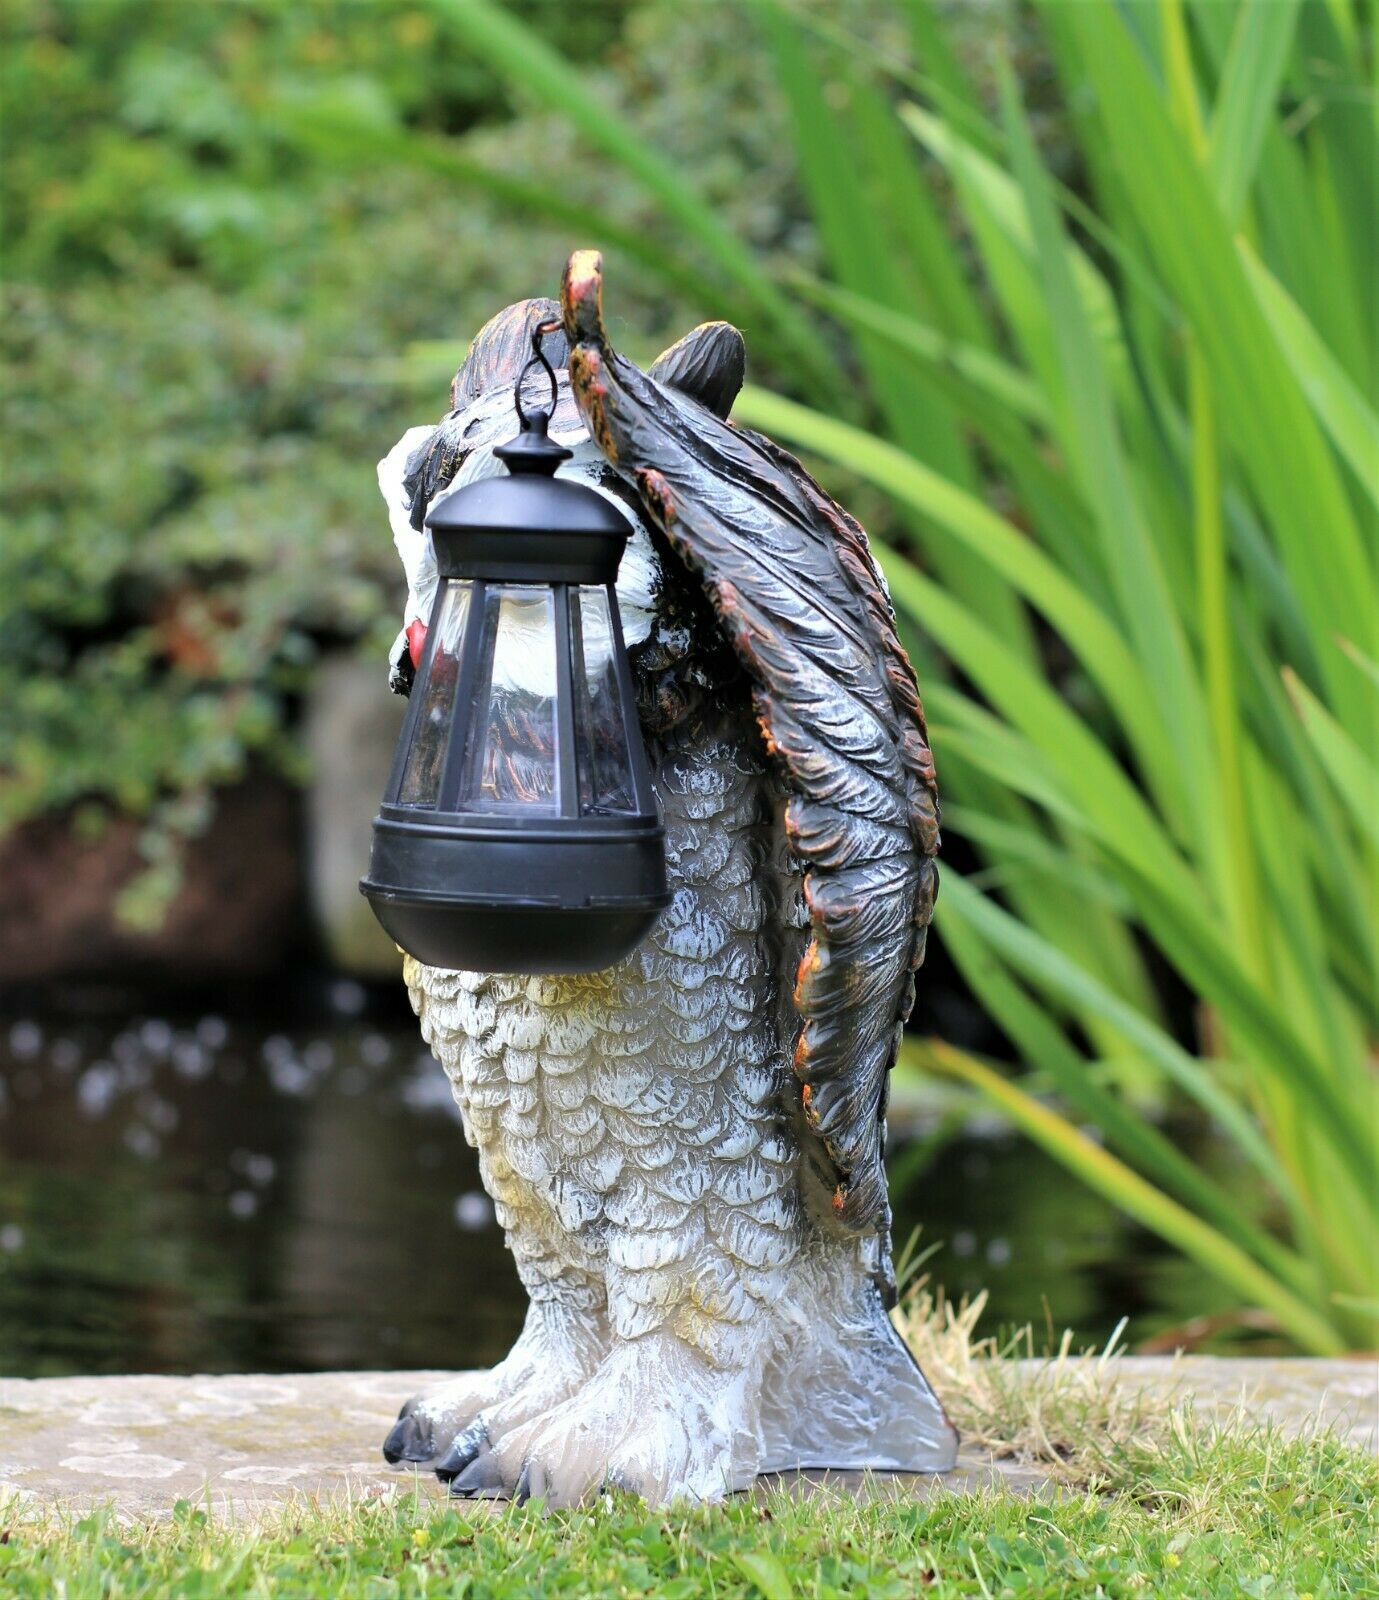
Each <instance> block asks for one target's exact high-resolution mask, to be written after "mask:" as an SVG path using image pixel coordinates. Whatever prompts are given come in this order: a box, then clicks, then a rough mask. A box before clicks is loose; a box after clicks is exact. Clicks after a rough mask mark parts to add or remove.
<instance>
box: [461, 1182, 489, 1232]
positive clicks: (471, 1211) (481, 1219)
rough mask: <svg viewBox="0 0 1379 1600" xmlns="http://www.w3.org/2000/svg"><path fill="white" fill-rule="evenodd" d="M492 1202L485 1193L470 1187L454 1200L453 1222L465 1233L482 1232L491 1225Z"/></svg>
mask: <svg viewBox="0 0 1379 1600" xmlns="http://www.w3.org/2000/svg"><path fill="white" fill-rule="evenodd" d="M492 1222H493V1202H492V1201H491V1200H490V1199H489V1197H488V1196H487V1195H486V1194H481V1193H480V1192H479V1191H478V1190H477V1189H470V1190H468V1191H467V1192H466V1193H464V1194H462V1195H461V1196H460V1197H459V1199H458V1200H456V1202H455V1223H456V1226H457V1227H460V1228H462V1229H463V1230H464V1232H465V1233H482V1232H483V1230H484V1229H485V1228H487V1227H489V1226H491V1225H492Z"/></svg>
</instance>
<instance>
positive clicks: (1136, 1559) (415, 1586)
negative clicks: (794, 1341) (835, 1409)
mask: <svg viewBox="0 0 1379 1600" xmlns="http://www.w3.org/2000/svg"><path fill="white" fill-rule="evenodd" d="M980 1312H981V1303H980V1300H978V1301H975V1302H973V1303H972V1304H970V1305H962V1306H957V1307H953V1306H951V1305H948V1304H946V1303H945V1302H943V1301H942V1299H941V1298H940V1299H937V1300H936V1299H934V1298H931V1297H930V1296H928V1295H927V1294H926V1293H925V1292H924V1291H923V1289H922V1288H921V1289H920V1290H918V1291H916V1292H915V1293H914V1294H912V1295H911V1297H910V1298H909V1300H908V1302H907V1304H906V1306H905V1308H904V1310H903V1312H902V1314H901V1316H902V1326H903V1327H904V1330H905V1332H906V1335H907V1337H909V1338H910V1339H911V1341H912V1343H913V1344H914V1347H915V1348H916V1351H917V1353H918V1354H919V1355H920V1356H921V1359H923V1360H924V1361H925V1362H926V1363H927V1364H928V1366H929V1368H930V1370H931V1372H932V1373H933V1374H934V1376H935V1379H936V1381H937V1382H938V1383H939V1385H940V1387H942V1389H943V1391H944V1394H945V1397H946V1398H947V1400H948V1401H949V1404H950V1407H951V1409H952V1412H953V1415H954V1419H955V1421H956V1422H957V1423H958V1425H959V1427H960V1428H961V1429H962V1430H963V1433H964V1436H965V1438H966V1439H967V1441H968V1443H969V1446H978V1447H980V1448H982V1449H986V1450H990V1451H991V1452H992V1453H993V1454H995V1455H997V1456H1004V1457H1008V1458H1012V1459H1016V1460H1019V1461H1022V1462H1026V1463H1031V1464H1036V1465H1039V1466H1041V1467H1042V1468H1044V1470H1045V1471H1046V1472H1047V1474H1048V1475H1049V1476H1050V1478H1051V1479H1052V1480H1053V1481H1051V1483H1050V1485H1049V1487H1048V1488H1047V1489H1046V1490H1043V1491H1041V1492H1040V1493H1038V1494H1037V1495H1032V1496H1023V1495H1016V1494H1011V1493H1009V1492H1006V1491H1001V1490H994V1489H990V1488H982V1489H980V1490H977V1491H969V1490H959V1491H951V1490H940V1491H938V1492H936V1493H933V1494H930V1495H927V1496H925V1497H923V1498H914V1497H911V1496H908V1495H905V1494H903V1493H896V1492H894V1491H893V1490H891V1489H889V1488H888V1486H887V1484H886V1482H885V1480H878V1481H877V1483H876V1485H875V1486H874V1492H873V1493H872V1494H871V1495H870V1496H868V1497H864V1498H862V1499H861V1500H857V1499H854V1498H852V1497H851V1496H849V1495H845V1494H841V1493H838V1492H836V1491H834V1490H832V1489H828V1488H825V1489H823V1490H821V1491H819V1492H818V1493H816V1494H815V1495H813V1496H811V1497H808V1498H806V1497H802V1496H800V1495H798V1494H792V1493H790V1492H787V1491H785V1490H783V1489H774V1490H771V1491H768V1492H765V1493H762V1494H759V1495H756V1496H752V1497H750V1498H749V1497H741V1498H739V1499H737V1500H735V1501H733V1502H732V1503H730V1504H728V1505H726V1506H721V1507H713V1508H707V1509H695V1510H680V1509H676V1510H673V1511H669V1512H652V1511H648V1510H647V1508H646V1507H645V1506H643V1505H642V1504H641V1503H640V1502H639V1501H637V1500H635V1499H632V1498H629V1497H622V1496H618V1497H613V1496H610V1497H607V1498H605V1499H604V1500H603V1501H601V1502H600V1503H599V1504H598V1505H597V1506H595V1507H593V1508H592V1509H590V1510H588V1511H581V1512H561V1513H554V1514H551V1515H543V1514H541V1511H540V1508H539V1506H536V1505H532V1506H528V1507H525V1508H520V1509H519V1508H516V1507H503V1508H500V1509H497V1510H490V1509H488V1508H485V1507H473V1506H451V1505H447V1504H446V1503H445V1502H443V1501H442V1502H437V1501H434V1500H432V1499H430V1498H428V1497H426V1496H417V1495H416V1494H414V1493H413V1492H411V1491H402V1490H390V1491H388V1492H387V1493H385V1494H382V1495H379V1496H376V1497H372V1498H366V1499H362V1500H359V1501H357V1502H355V1503H353V1504H349V1505H343V1506H338V1505H337V1506H323V1505H319V1504H316V1503H312V1502H305V1501H304V1502H299V1503H293V1504H289V1505H286V1506H283V1507H276V1508H273V1509H272V1510H271V1511H270V1512H268V1513H267V1514H266V1515H265V1516H264V1517H263V1518H261V1519H259V1520H256V1521H254V1522H252V1523H249V1522H244V1521H240V1522H236V1521H235V1520H233V1519H229V1518H224V1517H217V1516H210V1515H208V1514H207V1512H206V1511H205V1510H202V1509H200V1508H198V1507H196V1506H193V1505H190V1504H188V1503H187V1502H185V1501H180V1502H178V1504H177V1505H176V1506H175V1507H174V1508H173V1512H172V1516H171V1517H170V1518H168V1519H162V1520H156V1521H154V1520H148V1521H141V1520H134V1519H130V1518H127V1517H121V1516H119V1515H117V1514H116V1512H115V1511H114V1510H113V1509H111V1508H106V1509H104V1510H101V1511H97V1512H94V1513H91V1514H89V1515H85V1516H82V1517H80V1518H77V1517H70V1518H65V1519H59V1520H57V1521H56V1522H54V1521H53V1520H52V1518H50V1517H45V1516H43V1515H41V1514H40V1513H38V1512H36V1511H33V1510H31V1509H30V1510H26V1509H24V1508H23V1507H22V1506H21V1505H19V1504H18V1503H11V1504H10V1505H9V1507H8V1508H7V1507H5V1506H4V1505H3V1504H0V1594H3V1595H4V1596H5V1597H6V1600H39V1597H42V1600H53V1597H62V1600H97V1597H99V1600H174V1597H177V1600H199V1597H205V1600H212V1597H215V1600H221V1597H224V1600H238V1597H246V1600H247V1597H250V1596H265V1597H266V1596H274V1597H281V1600H289V1597H299V1596H300V1597H302V1600H316V1597H321V1600H325V1597H327V1596H329V1597H332V1600H335V1597H339V1600H383V1597H385V1596H386V1597H389V1600H392V1597H394V1596H396V1597H406V1596H418V1597H420V1596H426V1595H436V1596H440V1595H443V1596H446V1597H448V1600H461V1597H463V1600H515V1597H517V1596H525V1595H533V1594H543V1595H565V1596H571V1597H577V1596H612V1595H657V1596H662V1597H664V1600H692V1597H694V1600H697V1597H699V1596H706V1597H708V1596H712V1597H714V1600H737V1597H760V1600H785V1597H787V1596H800V1597H804V1596H810V1597H816V1600H829V1597H833V1596H838V1597H843V1596H847V1597H854V1596H856V1597H859V1600H860V1597H868V1600H871V1597H877V1600H879V1597H895V1600H902V1597H910V1596H913V1595H917V1594H923V1595H926V1596H928V1595H932V1596H934V1597H936V1600H937V1597H945V1596H957V1595H975V1596H980V1597H983V1600H996V1597H999V1596H1006V1595H1018V1596H1027V1597H1031V1600H1033V1597H1038V1596H1069V1595H1106V1596H1121V1595H1126V1596H1131V1595H1150V1594H1152V1595H1162V1596H1184V1597H1187V1596H1192V1597H1200V1596H1208V1595H1218V1594H1219V1595H1230V1596H1237V1595H1259V1596H1263V1595H1269V1596H1271V1597H1278V1600H1287V1597H1294V1600H1303V1597H1306V1596H1311V1597H1313V1600H1322V1597H1324V1596H1339V1595H1373V1594H1375V1593H1379V1568H1376V1564H1375V1559H1374V1556H1373V1551H1374V1549H1375V1548H1376V1546H1377V1545H1379V1464H1377V1463H1376V1462H1375V1461H1373V1460H1372V1459H1370V1458H1369V1457H1366V1456H1362V1455H1360V1454H1359V1453H1357V1452H1356V1451H1354V1450H1351V1449H1349V1448H1347V1447H1346V1446H1344V1445H1343V1444H1341V1443H1340V1442H1339V1441H1337V1440H1336V1439H1335V1438H1333V1437H1331V1436H1330V1435H1328V1434H1326V1433H1323V1432H1320V1431H1317V1432H1314V1433H1312V1434H1310V1435H1309V1436H1307V1437H1301V1438H1297V1437H1295V1438H1286V1437H1284V1436H1283V1435H1282V1434H1281V1433H1280V1432H1279V1431H1278V1430H1276V1429H1274V1428H1272V1427H1268V1426H1262V1425H1258V1424H1255V1423H1252V1422H1251V1421H1250V1420H1249V1419H1248V1418H1247V1417H1245V1416H1243V1415H1233V1416H1230V1417H1227V1418H1226V1419H1224V1420H1218V1421H1214V1422H1210V1423H1209V1422H1208V1421H1207V1420H1206V1419H1204V1418H1201V1417H1199V1416H1197V1415H1195V1414H1194V1413H1193V1411H1192V1410H1191V1409H1190V1408H1185V1407H1180V1406H1171V1405H1167V1404H1165V1403H1164V1402H1162V1401H1158V1402H1155V1401H1151V1400H1147V1399H1146V1398H1145V1397H1144V1396H1143V1395H1142V1394H1140V1393H1139V1392H1138V1391H1137V1390H1135V1389H1133V1388H1132V1387H1131V1386H1129V1385H1123V1384H1121V1383H1120V1382H1119V1381H1118V1363H1119V1359H1120V1358H1119V1355H1118V1353H1117V1351H1116V1349H1115V1348H1114V1345H1113V1346H1112V1347H1108V1349H1106V1350H1104V1351H1102V1352H1100V1353H1093V1354H1089V1355H1085V1356H1076V1357H1075V1356H1073V1355H1072V1354H1071V1353H1070V1352H1069V1348H1068V1341H1067V1339H1066V1338H1065V1339H1064V1340H1063V1342H1062V1344H1061V1345H1060V1346H1059V1347H1058V1349H1057V1351H1056V1352H1055V1353H1054V1356H1053V1359H1052V1360H1050V1361H1048V1362H1046V1363H1043V1364H1040V1365H1039V1366H1037V1367H1036V1366H1031V1365H1030V1364H1028V1363H1022V1362H1015V1361H1012V1360H1011V1359H1009V1358H1010V1356H1011V1355H1012V1354H1020V1353H1023V1352H1025V1351H1027V1350H1028V1349H1029V1348H1031V1347H1032V1343H1033V1340H1032V1336H1031V1335H1030V1334H1029V1333H1028V1331H1026V1332H1025V1333H1024V1334H1023V1335H1021V1336H1020V1337H1019V1338H1018V1339H1013V1340H1011V1341H1009V1342H1007V1343H1005V1344H1002V1345H999V1346H998V1345H997V1344H996V1343H994V1342H993V1341H991V1340H985V1339H979V1338H977V1337H976V1334H975V1324H976V1320H977V1317H978V1316H979V1315H980Z"/></svg>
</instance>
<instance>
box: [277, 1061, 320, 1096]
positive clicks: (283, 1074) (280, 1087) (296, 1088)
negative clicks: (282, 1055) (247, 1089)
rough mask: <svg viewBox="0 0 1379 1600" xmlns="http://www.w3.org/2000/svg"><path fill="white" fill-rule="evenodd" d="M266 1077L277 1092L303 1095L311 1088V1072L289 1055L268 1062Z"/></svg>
mask: <svg viewBox="0 0 1379 1600" xmlns="http://www.w3.org/2000/svg"><path fill="white" fill-rule="evenodd" d="M268 1077H269V1080H270V1082H271V1083H272V1085H273V1087H274V1088H275V1089H276V1090H277V1091H278V1093H279V1094H290V1095H304V1094H307V1093H309V1091H310V1089H311V1074H310V1073H309V1072H308V1071H307V1069H306V1068H305V1067H304V1066H303V1065H302V1063H301V1062H300V1061H294V1060H293V1059H292V1058H291V1057H288V1058H287V1059H286V1060H278V1061H272V1062H270V1063H269V1067H268Z"/></svg>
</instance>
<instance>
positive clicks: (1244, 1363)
mask: <svg viewBox="0 0 1379 1600" xmlns="http://www.w3.org/2000/svg"><path fill="white" fill-rule="evenodd" d="M1116 1370H1117V1373H1118V1380H1119V1381H1120V1382H1121V1383H1123V1384H1128V1385H1137V1386H1140V1387H1144V1388H1147V1389H1153V1390H1156V1391H1159V1392H1162V1393H1170V1392H1171V1393H1172V1394H1173V1395H1174V1396H1175V1398H1180V1399H1186V1398H1189V1397H1190V1398H1192V1399H1193V1400H1194V1402H1195V1403H1196V1404H1197V1405H1198V1406H1199V1408H1201V1409H1206V1410H1210V1409H1211V1408H1214V1407H1224V1408H1228V1409H1234V1408H1235V1407H1236V1406H1237V1405H1239V1404H1241V1403H1242V1402H1243V1403H1244V1404H1245V1406H1246V1407H1247V1408H1249V1409H1251V1410H1253V1411H1254V1412H1256V1413H1257V1414H1258V1415H1260V1416H1261V1417H1269V1418H1272V1419H1273V1420H1274V1421H1276V1422H1278V1423H1280V1424H1281V1425H1283V1426H1284V1427H1287V1428H1290V1429H1297V1428H1302V1427H1306V1426H1308V1425H1309V1424H1313V1423H1315V1422H1317V1421H1318V1420H1320V1421H1321V1422H1323V1423H1324V1424H1326V1425H1329V1426H1331V1427H1334V1428H1336V1429H1337V1430H1338V1431H1339V1432H1341V1433H1342V1434H1344V1435H1348V1436H1349V1437H1350V1438H1351V1439H1352V1440H1353V1441H1354V1442H1355V1443H1356V1444H1358V1445H1360V1446H1361V1447H1363V1448H1368V1449H1374V1448H1376V1437H1377V1436H1379V1369H1376V1365H1375V1363H1374V1362H1373V1361H1372V1360H1356V1361H1303V1360H1293V1361H1279V1360H1261V1361H1254V1360H1220V1359H1213V1358H1211V1357H1203V1356H1193V1357H1186V1358H1184V1359H1182V1360H1180V1361H1177V1362H1174V1361H1172V1360H1170V1359H1168V1358H1158V1357H1141V1358H1135V1357H1126V1358H1123V1359H1122V1360H1121V1361H1120V1362H1119V1363H1118V1364H1117V1368H1116ZM444 1376H445V1374H443V1373H436V1372H430V1373H428V1372H354V1373H349V1372H343V1373H342V1372H328V1373H308V1374H302V1375H294V1376H286V1377H217V1378H210V1377H207V1378H153V1377H128V1378H44V1379H0V1504H3V1503H4V1501H5V1500H6V1499H7V1498H10V1497H13V1496H18V1497H19V1498H21V1499H24V1500H32V1501H37V1502H39V1503H40V1504H43V1505H48V1506H54V1507H58V1506H62V1507H70V1508H71V1509H73V1510H81V1509H83V1508H84V1507H87V1506H90V1505H92V1504H95V1503H101V1502H113V1504H114V1505H115V1506H116V1507H117V1508H118V1510H119V1511H120V1512H122V1513H125V1514H129V1515H133V1516H153V1517H157V1516H165V1515H167V1514H168V1513H169V1511H170V1509H171V1507H172V1504H173V1502H174V1501H175V1500H178V1499H189V1500H193V1501H196V1502H197V1503H198V1504H205V1503H207V1501H209V1504H210V1505H211V1506H212V1507H213V1508H214V1509H216V1510H217V1511H219V1512H222V1513H226V1514H246V1515H250V1516H252V1515H253V1513H254V1512H255V1511H256V1510H258V1509H260V1508H262V1507H263V1506H264V1505H265V1504H267V1503H272V1502H279V1501H284V1500H289V1499H292V1498H295V1497H297V1496H310V1497H317V1496H319V1497H321V1498H324V1499H329V1500H343V1499H346V1498H349V1497H358V1496H360V1495H367V1494H370V1493H378V1492H380V1491H382V1490H384V1489H387V1488H395V1487H398V1486H400V1485H402V1486H407V1487H410V1486H411V1484H412V1482H415V1483H416V1484H417V1486H418V1487H419V1488H421V1489H422V1491H423V1492H424V1493H427V1494H434V1495H436V1496H437V1497H439V1495H440V1486H439V1485H438V1484H437V1483H436V1481H435V1479H434V1478H433V1477H432V1476H431V1475H430V1473H415V1474H413V1473H403V1472H399V1471H396V1470H393V1469H390V1468H388V1467H387V1466H385V1465H384V1462H383V1458H382V1456H381V1455H380V1454H379V1446H380V1445H381V1443H382V1440H383V1438H384V1436H385V1434H386V1433H387V1431H388V1428H389V1426H390V1425H391V1423H392V1421H393V1418H394V1416H395V1415H396V1412H397V1408H398V1406H399V1405H400V1404H401V1402H402V1401H403V1400H404V1399H406V1397H407V1396H408V1395H410V1394H413V1393H415V1392H416V1390H418V1389H420V1388H425V1387H427V1386H428V1385H430V1384H433V1383H436V1382H438V1381H440V1380H441V1379H442V1378H443V1377H444ZM817 1477H818V1475H817V1474H810V1475H808V1478H809V1480H810V1481H816V1480H817ZM834 1481H836V1482H843V1483H844V1485H845V1486H851V1485H852V1484H853V1483H855V1482H856V1477H855V1475H852V1477H851V1478H849V1477H848V1476H847V1475H843V1476H842V1478H837V1477H835V1479H834ZM892 1481H893V1482H894V1483H895V1485H896V1488H897V1490H899V1491H900V1492H905V1493H916V1492H928V1490H929V1489H930V1488H931V1487H932V1485H933V1480H929V1481H926V1482H920V1481H918V1480H892ZM1044 1481H1045V1480H1044V1479H1043V1476H1042V1474H1040V1473H1039V1472H1038V1471H1037V1470H1033V1469H1031V1468H1029V1467H1021V1466H1016V1465H1012V1464H1010V1463H1004V1462H1002V1463H993V1462H991V1461H988V1460H983V1459H981V1458H979V1457H975V1456H972V1455H971V1454H965V1455H964V1456H963V1458H962V1459H961V1460H960V1462H959V1465H958V1469H957V1471H956V1472H954V1473H952V1474H950V1475H949V1476H948V1477H947V1478H946V1479H944V1480H942V1482H943V1483H944V1484H946V1485H948V1486H951V1487H953V1488H959V1489H971V1488H976V1487H978V1486H980V1485H984V1484H988V1483H1000V1484H1003V1485H1006V1486H1008V1487H1009V1488H1011V1489H1012V1490H1015V1491H1017V1492H1030V1491H1032V1490H1036V1489H1037V1488H1039V1487H1040V1486H1041V1484H1042V1483H1043V1482H1044Z"/></svg>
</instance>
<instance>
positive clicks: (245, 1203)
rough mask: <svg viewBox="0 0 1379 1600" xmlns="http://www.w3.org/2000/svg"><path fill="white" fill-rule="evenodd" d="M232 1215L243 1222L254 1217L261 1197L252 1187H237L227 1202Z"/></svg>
mask: <svg viewBox="0 0 1379 1600" xmlns="http://www.w3.org/2000/svg"><path fill="white" fill-rule="evenodd" d="M226 1204H227V1205H228V1207H229V1210H230V1215H231V1216H232V1217H237V1218H238V1219H239V1220H240V1221H241V1222H243V1221H245V1220H247V1219H248V1218H249V1217H252V1216H253V1214H254V1213H255V1212H256V1211H257V1210H258V1208H259V1197H258V1196H257V1195H256V1194H255V1193H254V1191H253V1190H252V1189H236V1190H235V1192H234V1193H233V1194H232V1195H231V1196H230V1198H229V1200H228V1201H227V1202H226Z"/></svg>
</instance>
